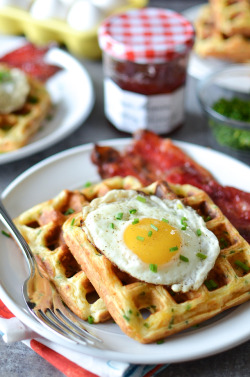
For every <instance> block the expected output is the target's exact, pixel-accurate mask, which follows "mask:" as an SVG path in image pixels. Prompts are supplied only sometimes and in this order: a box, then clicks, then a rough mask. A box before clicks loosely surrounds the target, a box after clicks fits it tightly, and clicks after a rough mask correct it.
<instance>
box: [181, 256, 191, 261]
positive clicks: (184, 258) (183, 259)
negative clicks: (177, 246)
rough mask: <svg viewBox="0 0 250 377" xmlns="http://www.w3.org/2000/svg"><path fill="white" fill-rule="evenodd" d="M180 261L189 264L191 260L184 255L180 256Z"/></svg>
mask: <svg viewBox="0 0 250 377" xmlns="http://www.w3.org/2000/svg"><path fill="white" fill-rule="evenodd" d="M180 260H182V261H183V262H189V259H188V258H187V257H185V256H184V255H180Z"/></svg>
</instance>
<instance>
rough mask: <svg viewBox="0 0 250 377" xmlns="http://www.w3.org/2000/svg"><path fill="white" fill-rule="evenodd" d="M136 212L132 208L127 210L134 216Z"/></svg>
mask: <svg viewBox="0 0 250 377" xmlns="http://www.w3.org/2000/svg"><path fill="white" fill-rule="evenodd" d="M136 212H137V209H134V208H133V209H130V210H129V213H131V215H134V214H135V213H136Z"/></svg>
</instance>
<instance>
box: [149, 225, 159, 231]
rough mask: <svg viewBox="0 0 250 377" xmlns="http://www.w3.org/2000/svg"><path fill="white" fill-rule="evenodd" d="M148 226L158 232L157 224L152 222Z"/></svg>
mask: <svg viewBox="0 0 250 377" xmlns="http://www.w3.org/2000/svg"><path fill="white" fill-rule="evenodd" d="M150 226H151V228H153V229H154V230H156V231H157V232H158V230H159V229H158V228H157V226H155V225H154V224H150Z"/></svg>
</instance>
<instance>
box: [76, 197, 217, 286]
mask: <svg viewBox="0 0 250 377" xmlns="http://www.w3.org/2000/svg"><path fill="white" fill-rule="evenodd" d="M137 197H138V192H136V191H134V190H112V191H110V192H108V193H107V194H106V195H105V196H104V197H102V198H97V199H94V200H93V201H92V202H91V203H90V205H89V206H87V207H84V208H83V219H84V223H83V230H84V231H85V232H86V234H87V237H88V240H89V241H90V242H91V243H92V244H94V245H95V246H96V248H97V249H98V250H100V251H101V252H102V253H103V254H104V255H105V256H106V257H107V258H108V259H109V260H110V261H111V262H112V263H114V264H115V265H117V266H118V268H119V269H121V270H123V271H125V272H127V273H128V274H130V275H131V276H134V277H135V278H137V279H139V280H142V281H145V282H148V283H153V284H162V285H169V286H171V288H172V290H173V291H175V292H178V291H183V292H187V291H189V290H197V289H198V288H199V287H200V286H201V284H202V283H203V282H204V280H205V279H206V277H207V274H208V272H209V271H210V270H211V269H212V267H213V266H214V263H215V260H216V258H217V256H218V254H219V252H220V247H219V242H218V240H217V238H216V236H215V235H214V234H213V233H212V232H211V231H209V230H208V229H207V227H206V224H205V222H204V220H203V219H202V217H201V216H199V215H198V214H197V213H196V212H195V211H194V210H193V209H192V208H191V207H187V206H184V205H183V204H182V202H181V201H180V200H178V199H174V200H167V199H163V200H162V199H160V198H158V197H156V196H154V195H151V196H145V198H146V202H145V203H143V202H141V201H139V200H137ZM129 209H136V214H131V213H130V212H129ZM120 212H122V213H123V217H122V219H121V220H118V219H116V214H117V213H120ZM183 217H186V218H187V219H188V220H187V227H186V230H182V229H181V228H182V227H183V224H182V221H181V220H182V218H183ZM134 218H138V219H139V221H140V219H142V218H152V219H157V220H162V218H166V219H168V221H169V224H170V225H171V226H173V227H175V228H176V229H177V230H178V232H179V234H180V236H181V249H180V253H179V254H181V255H183V256H184V257H186V258H188V262H185V261H183V260H181V259H180V258H179V254H178V257H174V258H173V259H172V260H171V262H168V263H165V264H162V265H159V266H158V268H157V272H153V271H151V270H150V268H149V264H148V263H145V262H143V261H142V260H141V259H140V258H139V257H138V256H137V255H136V254H134V253H133V252H132V251H131V250H130V249H129V248H128V247H127V245H126V244H125V242H124V239H123V234H124V231H125V229H126V227H127V226H128V225H129V224H131V222H132V221H133V220H134ZM111 223H113V224H114V228H111V227H110V224H111ZM197 229H199V230H200V231H201V234H200V235H199V236H198V235H197ZM145 242H146V241H145ZM142 247H143V246H142ZM197 253H202V254H204V255H205V256H206V259H201V258H199V257H198V256H197V255H196V254H197Z"/></svg>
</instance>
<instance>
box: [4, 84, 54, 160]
mask: <svg viewBox="0 0 250 377" xmlns="http://www.w3.org/2000/svg"><path fill="white" fill-rule="evenodd" d="M28 82H29V85H30V93H29V95H28V97H27V100H26V102H25V104H24V106H23V107H22V108H21V109H20V110H17V111H14V112H12V113H9V114H0V153H4V152H10V151H13V150H16V149H18V148H21V147H23V146H24V145H26V144H27V143H28V141H29V139H30V138H31V136H32V135H34V133H36V132H37V131H38V129H39V127H40V126H41V123H42V121H43V120H44V118H45V117H46V116H47V114H48V112H49V109H50V107H51V99H50V95H49V93H48V92H47V90H46V88H45V86H44V85H43V84H42V83H40V82H39V81H37V80H35V79H33V78H31V77H28Z"/></svg>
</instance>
